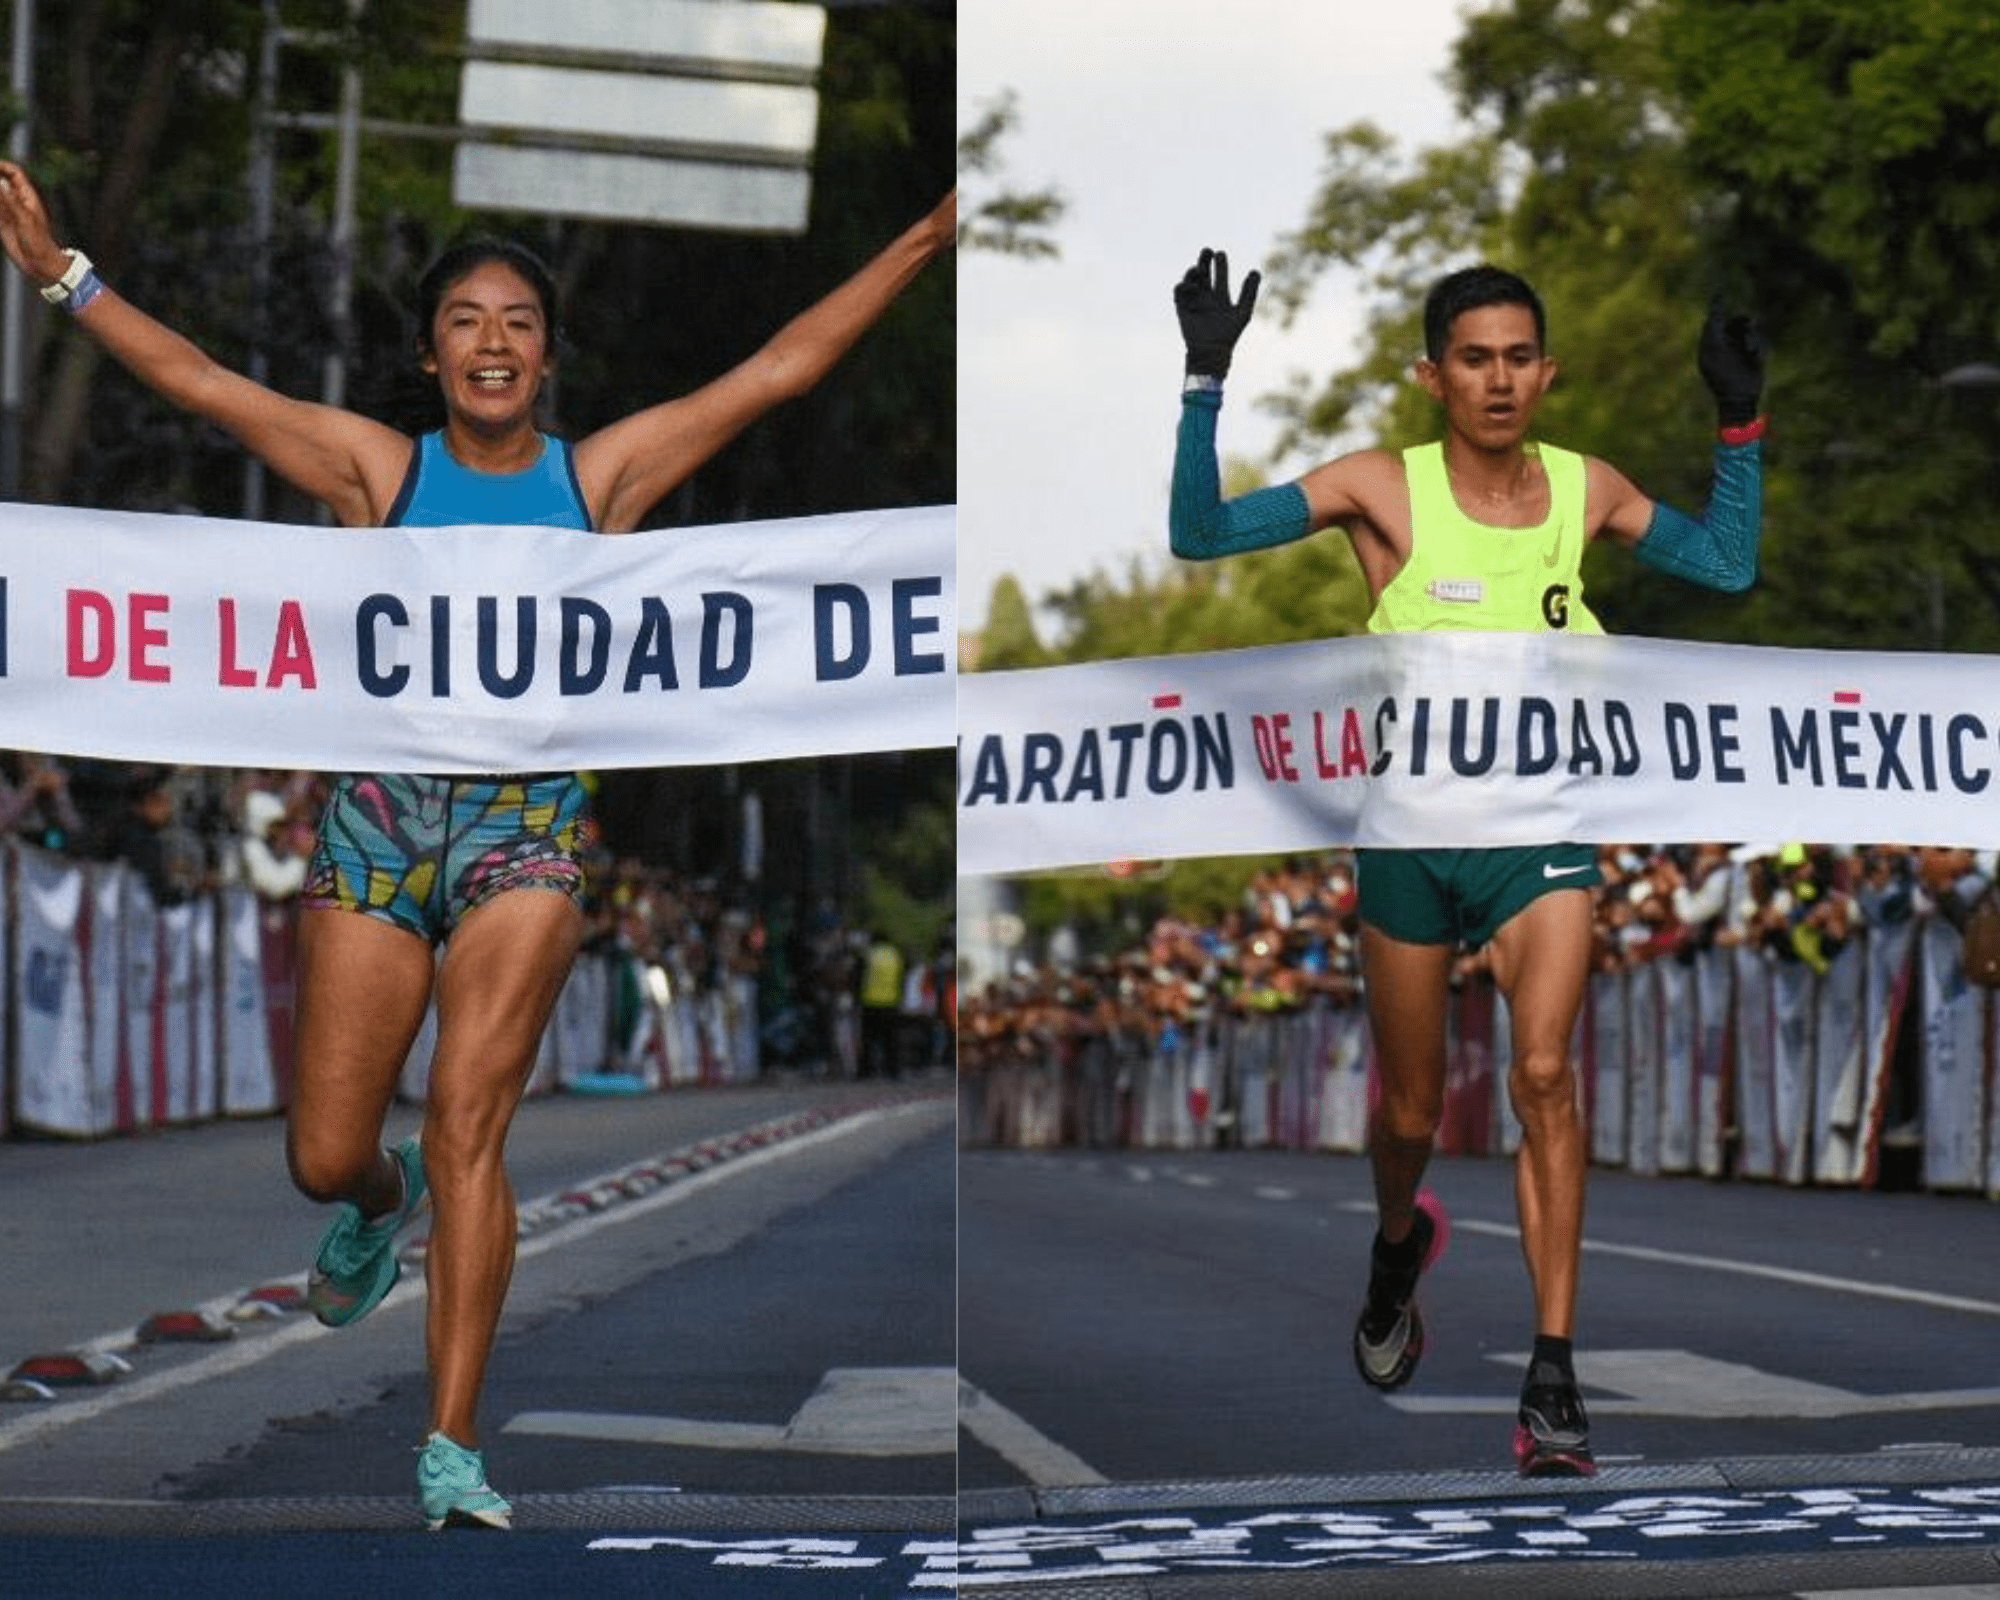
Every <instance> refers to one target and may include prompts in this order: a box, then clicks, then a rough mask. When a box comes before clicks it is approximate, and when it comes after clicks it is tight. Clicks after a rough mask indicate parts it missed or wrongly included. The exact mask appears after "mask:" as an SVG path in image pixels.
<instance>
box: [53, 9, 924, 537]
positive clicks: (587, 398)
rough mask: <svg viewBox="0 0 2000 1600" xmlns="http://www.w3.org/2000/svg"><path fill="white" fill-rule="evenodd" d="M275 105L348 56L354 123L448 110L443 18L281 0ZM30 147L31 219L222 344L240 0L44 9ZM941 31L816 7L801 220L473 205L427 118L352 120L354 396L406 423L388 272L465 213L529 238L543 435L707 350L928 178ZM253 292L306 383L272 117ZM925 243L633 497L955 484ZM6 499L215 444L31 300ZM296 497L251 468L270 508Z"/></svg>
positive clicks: (849, 499)
mask: <svg viewBox="0 0 2000 1600" xmlns="http://www.w3.org/2000/svg"><path fill="white" fill-rule="evenodd" d="M281 11H282V17H283V21H284V23H285V25H286V27H287V29H288V30H290V31H291V32H292V33H294V34H297V35H300V36H305V37H300V38H294V39H291V40H290V41H289V42H288V43H287V44H286V46H285V48H284V50H283V52H282V53H281V74H280V82H281V87H280V94H279V109H280V111H281V112H290V113H321V114H324V113H326V112H329V111H331V110H332V109H333V107H334V106H335V104H336V103H337V99H338V92H339V89H338V84H339V71H340V67H341V65H342V63H343V62H344V61H348V60H352V61H353V62H355V64H356V65H358V67H359V68H360V70H361V73H362V78H363V110H364V114H365V115H366V116H367V117H369V118H371V119H382V120H387V121H402V122H415V123H423V124H427V125H430V126H433V127H445V126H448V125H449V124H450V123H451V122H452V121H453V120H454V119H455V114H456V104H457V47H458V45H459V44H460V42H461V35H462V28H463V19H464V12H463V7H461V6H456V5H453V6H439V5H436V4H432V3H428V0H368V3H367V5H366V7H365V9H364V11H363V14H362V20H361V23H360V26H359V27H358V28H353V29H350V28H349V27H348V22H347V18H348V11H347V6H346V4H345V0H285V4H284V5H283V6H282V7H281ZM40 18H41V23H40V29H39V32H38V34H37V57H36V62H35V84H36V115H35V122H34V139H33V144H34V157H33V160H32V162H31V165H32V166H33V169H34V171H35V172H36V174H37V176H38V177H39V178H40V179H41V180H42V182H43V184H44V186H45V188H46V190H47V193H48V198H49V202H50V208H51V210H52V212H53V213H54V215H55V217H56V220H57V225H58V227H59V229H61V230H62V232H63V234H64V235H65V237H66V238H69V239H73V240H74V241H75V242H76V243H78V244H80V245H82V246H84V247H85V248H87V249H88V250H89V252H90V253H91V255H92V256H93V257H94V258H95V259H96V260H97V261H98V262H99V264H100V266H101V267H102V269H103V270H104V273H105V276H106V277H107V279H109V280H110V281H111V282H113V283H114V284H115V285H116V286H117V287H118V288H119V289H120V290H121V291H123V292H124V293H126V294H127V295H128V296H129V297H130V298H132V299H133V300H134V301H136V302H137V303H138V304H140V305H143V306H144V307H146V308H147V309H148V310H150V311H153V312H154V313H156V314H157V315H159V316H161V317H162V318H163V319H164V320H166V321H167V322H169V323H170V324H172V325H173V326H175V327H178V328H180V329H181V330H182V331H184V332H186V333H187V334H189V336H190V337H192V338H194V339H195V340H196V341H197V342H198V343H201V344H203V345H204V346H205V347H207V348H209V349H211V350H213V351H214V353H215V354H216V355H217V357H218V358H219V359H221V360H223V361H225V362H227V363H229V364H230V365H233V366H237V367H239V368H240V367H242V366H243V365H244V364H245V362H246V360H247V358H248V354H249V350H250V347H251V343H252V333H253V329H254V327H255V325H256V317H255V308H254V305H253V303H252V295H251V292H250V286H251V281H252V275H251V273H250V270H249V263H250V253H251V252H250V243H249V241H250V232H249V222H248V176H247V175H248V161H249V143H250V133H251V122H252V96H253V94H254V89H255V76H256V60H257V54H258V50H259V47H260V45H261V43H262V38H263V26H264V23H263V6H262V5H261V3H260V0H188V3H185V4H179V3H177V4H175V5H171V6H159V5H146V4H142V3H140V0H97V3H92V4H88V5H77V6H68V7H54V6H43V7H41V9H40ZM954 40H955V28H954V24H953V21H952V18H951V15H950V12H949V8H948V7H944V6H941V5H936V4H914V3H913V4H907V5H891V6H870V7H850V8H841V9H838V10H835V11H834V12H832V13H831V14H830V18H829V28H828V36H827V45H826V54H825V60H824V63H823V66H822V70H821V76H820V96H821V115H820V137H819V145H818V149H817V151H816V154H815V163H814V203H813V215H812V218H811V225H810V229H809V231H808V233H807V234H806V235H805V237H804V238H803V239H763V238H745V237H734V236H725V235H714V234H697V233H690V232H684V231H677V230H670V229H664V228H645V227H638V226H615V225H606V224H596V223H583V222H571V221H564V220H559V219H548V218H541V217H510V216H506V215H498V216H496V215H492V214H470V213H465V212H461V211H458V210H456V209H455V208H454V207H453V206H452V204H451V200H450V168H451V147H450V145H449V144H448V143H447V142H445V141H442V140H424V139H410V138H406V137H397V136H393V135H388V134H379V135H367V136H364V138H363V141H362V147H361V169H360V182H359V195H358V201H357V210H358V218H357V223H358V238H357V241H356V244H355V249H354V266H355V285H356V287H355V303H354V313H353V315H354V329H353V344H352V349H351V351H350V356H351V360H350V385H349V394H348V400H349V403H350V404H353V405H356V406H358V407H359V408H361V409H363V410H366V411H370V412H372V413H374V414H376V415H380V416H382V417H383V418H384V419H385V420H390V421H392V422H396V423H398V424H400V425H402V426H406V427H408V426H414V425H417V420H418V413H417V412H416V411H415V410H413V402H414V401H416V400H419V399H422V398H423V397H424V396H425V395H426V393H427V392H432V391H434V386H431V385H427V384H425V382H424V381H423V380H422V377H421V374H419V373H418V372H417V370H416V366H415V360H414V334H415V329H414V327H413V325H412V322H411V319H410V315H409V310H408V307H409V303H410V294H411V291H412V289H413V287H414V283H415V280H416V278H417V276H418V274H419V273H420V272H421V270H422V268H423V267H424V265H425V264H426V263H427V262H428V261H429V260H430V258H431V257H432V256H433V255H435V254H436V252H437V251H438V250H439V249H440V248H442V247H443V245H445V244H446V243H448V242H450V241H451V239H452V238H454V237H455V236H457V235H459V234H461V233H471V232H489V233H503V234H507V235H510V236H512V237H516V238H519V239H520V240H521V241H522V242H524V243H526V244H528V245H529V246H530V247H531V248H533V249H535V250H537V251H538V252H539V253H541V254H542V255H543V256H544V258H545V259H547V260H548V261H549V263H550V265H551V267H552V269H553V270H554V272H555V274H556V277H557V281H558V283H559V285H561V286H562V287H563V288H564V290H565V291H566V295H565V298H566V301H567V311H568V317H567V329H566V331H567V334H568V345H567V347H566V348H565V349H564V350H563V351H562V359H561V361H560V363H559V367H558V371H559V377H560V381H559V382H558V384H557V385H556V392H555V396H554V418H553V420H554V421H555V423H556V424H557V425H558V426H559V427H560V428H561V429H562V430H563V431H565V432H570V433H580V432H586V431H588V430H589V429H591V428H592V427H595V426H597V425H599V424H601V423H602V422H603V421H605V420H607V419H609V418H611V417H613V416H617V415H622V414H623V413H625V412H627V411H630V410H632V409H634V408H636V407H638V406H640V405H643V404H648V403H650V402H652V401H655V400H659V399H664V398H667V397H668V396H670V395H672V394H673V393H675V392H677V391H680V390H683V389H686V388H690V387H692V386H694V385H695V384H697V383H699V382H701V381H703V380H705V379H707V378H709V377H712V376H714V375H715V374H717V373H719V372H721V371H723V370H725V369H726V368H727V367H728V366H729V365H731V364H733V363H734V362H735V361H737V360H740V359H741V358H742V357H744V356H746V355H748V354H749V353H750V352H751V351H752V350H754V349H755V348H756V347H757V345H758V344H760V343H761V342H762V341H763V339H764V338H765V337H767V336H768V335H769V334H770V333H771V332H773V331H774V330H775V329H776V328H777V326H778V325H779V323H781V322H782V321H783V320H784V319H785V318H786V317H788V316H789V315H791V314H792V313H793V312H794V311H796V310H798V309H799V308H801V307H802V306H804V305H805V304H807V303H809V302H810V301H811V300H812V299H814V298H816V297H817V296H818V295H820V294H822V293H824V292H825V291H826V290H827V289H829V288H831V287H832V286H833V285H834V284H835V283H837V282H838V281H839V280H840V279H841V278H842V277H843V276H845V274H846V273H847V272H849V271H851V270H852V269H853V268H854V267H856V266H858V265H859V264H860V263H861V261H863V260H864V259H866V257H867V256H868V255H869V254H871V253H872V252H873V251H874V250H876V249H878V248H880V247H881V245H883V244H884V243H886V242H887V240H888V239H889V238H890V237H892V236H893V235H894V234H895V233H896V232H897V231H899V230H900V229H901V228H902V227H904V226H905V225H907V224H908V223H909V222H911V221H913V220H915V219H916V218H917V217H918V216H920V215H921V214H922V213H923V212H924V211H926V210H927V209H929V207H930V206H931V205H932V204H934V203H935V202H936V200H937V199H938V197H939V196H941V195H942V194H943V193H944V192H945V191H946V190H947V189H948V188H949V187H950V186H951V184H952V181H953V175H952V169H951V160H952V156H951V152H950V146H951V143H952V120H953V117H954V108H953V105H952V87H953V74H952V71H951V63H952V59H953V51H954ZM278 156H279V176H278V185H277V206H276V211H277V216H276V240H275V244H274V249H273V256H272V298H271V303H270V308H269V314H268V324H267V325H268V328H269V340H268V343H269V351H270V379H271V382H272V383H273V384H274V386H276V387H278V388H280V389H283V390H285V391H286V392H288V393H293V394H300V395H307V396H317V395H318V393H319V392H320V371H321V367H322V364H323V362H324V359H325V356H326V354H327V350H328V347H329V343H330V341H331V338H332V332H333V330H332V329H331V327H330V325H329V322H328V317H327V311H326V306H327V304H328V288H329V284H330V282H331V276H332V269H333V261H332V257H331V253H330V251H329V246H328V229H329V226H330V215H329V213H330V208H331V194H332V188H333V140H332V136H331V135H330V134H327V133H323V132H314V131H307V130H296V129H294V130H289V131H285V132H282V133H281V134H280V136H279V139H278ZM953 277H954V274H953V271H952V266H951V263H950V262H949V261H948V260H947V261H941V262H939V263H937V264H935V265H934V266H933V267H932V268H931V269H930V270H929V271H927V272H926V273H925V274H924V275H923V277H922V278H921V279H919V280H918V282H917V283H916V284H915V285H913V286H912V288H911V290H910V291H909V292H908V294H907V295H906V297H905V299H904V302H903V303H902V304H900V305H899V306H898V307H897V311H896V314H895V315H894V316H893V317H891V318H889V319H887V320H885V322H884V324H883V325H882V326H881V327H880V328H878V329H876V330H874V332H873V333H872V334H871V336H870V337H869V338H868V339H866V340H864V341H863V343H862V345H861V346H860V347H858V348H857V349H856V350H855V351H854V352H853V353H852V354H851V356H850V357H849V359H848V360H847V361H845V362H843V363H842V365H841V367H840V369H839V370H837V371H836V372H835V373H834V374H833V375H832V376H831V377H830V378H829V379H828V380H827V382H826V383H824V384H822V385H821V386H820V387H819V388H818V389H817V390H815V391H814V392H813V394H811V395H810V396H807V397H806V398H804V399H803V400H801V401H799V402H796V403H795V404H793V405H791V406H788V407H785V408H782V409H781V410H780V411H779V412H777V413H775V414H774V415H772V416H771V417H768V418H766V419H764V420H763V421H761V422H760V423H759V424H757V425H756V426H754V427H753V428H751V429H749V430H748V431H747V432H746V433H745V434H744V436H743V437H742V438H741V439H739V440H738V441H737V442H736V443H735V444H734V445H732V446H731V447H730V448H729V449H728V450H727V451H725V452H724V453H723V454H722V455H721V456H719V457H717V458H716V460H715V461H713V462H711V463H710V464H709V465H708V466H707V467H705V468H704V469H703V471H702V472H701V473H700V474H698V475H697V478H696V480H695V481H694V482H692V483H691V484H690V485H688V486H687V487H686V488H685V489H684V490H683V491H682V492H681V493H680V494H679V495H677V496H676V497H675V498H674V499H673V500H671V501H670V502H669V503H668V504H666V505H665V506H663V507H661V508H659V510H658V511H657V512H656V518H655V520H657V521H661V522H718V521H725V520H731V519H735V518H742V517H775V516H788V515H798V514H803V513H805V512H808V511H824V510H837V509H846V508H855V507H876V506H894V505H911V504H926V503H928V504H936V503H944V502H948V501H949V500H950V499H951V498H952V494H953V478H954V472H953V452H954V444H955V441H954V406H955V382H954V373H953V368H952V363H951V361H950V358H949V352H950V349H951V340H952V330H953V322H954V316H955V305H954V292H953V289H954V286H953ZM34 339H35V348H34V350H33V351H31V362H32V373H31V377H30V385H31V394H32V398H33V402H34V403H33V408H32V412H33V414H32V419H31V420H32V428H33V432H32V437H31V440H30V445H29V458H30V482H29V485H28V492H29V497H30V498H33V499H42V500H55V501H61V502H64V503H69V504H80V505H99V506H105V507H111V508H122V509H160V508H163V507H168V506H181V507H189V508H192V509H195V510H199V511H202V512H205V513H208V514H211V515H228V514H232V513H234V512H235V511H236V510H237V509H238V508H239V505H240V497H239V487H238V486H239V484H240V481H241V455H240V452H239V451H238V450H237V449H236V447H235V445H234V444H233V443H232V442H231V441H229V440H227V439H226V438H223V437H221V436H220V435H219V434H217V433H216V432H215V431H214V430H212V429H209V428H207V427H205V426H203V425H201V424H199V423H195V422H192V421H190V420H188V419H187V418H185V417H182V416H179V415H178V414H176V413H174V412H172V411H171V410H170V409H168V408H167V407H165V406H164V405H162V404H161V403H160V402H159V401H157V400H156V399H154V398H153V397H151V396H150V395H147V394H144V393H143V392H141V391H140V390H138V389H137V388H136V386H134V385H133V384H131V383H130V381H129V380H127V379H126V378H125V377H124V376H123V375H122V374H120V373H117V372H116V371H115V370H114V369H112V368H111V367H110V366H109V364H107V363H105V362H104V361H103V360H102V359H101V358H100V356H99V355H98V353H97V351H96V349H95V346H93V345H92V344H91V343H90V341H89V340H87V339H84V338H82V337H80V336H79V335H77V334H75V333H74V332H73V331H71V330H69V329H67V328H66V327H65V326H64V325H63V323H62V321H61V319H60V318H52V317H42V318H37V319H36V321H35V323H34ZM267 514H268V515H271V516H273V517H275V518H278V519H281V520H299V521H303V520H309V519H310V517H311V515H312V508H311V507H309V506H307V505H305V504H303V503H300V502H297V501H296V500H295V499H293V498H291V497H289V496H287V495H285V494H284V493H282V492H278V491H276V489H275V487H274V499H273V502H272V506H271V509H270V510H269V512H268V513H267Z"/></svg>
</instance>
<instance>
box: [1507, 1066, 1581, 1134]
mask: <svg viewBox="0 0 2000 1600" xmlns="http://www.w3.org/2000/svg"><path fill="white" fill-rule="evenodd" d="M1507 1088H1508V1092H1509V1094H1510V1095H1511V1096H1512V1098H1513V1102H1514V1114H1515V1115H1516V1116H1517V1117H1519V1118H1520V1119H1521V1120H1522V1121H1524V1122H1525V1121H1527V1120H1528V1119H1529V1117H1530V1116H1531V1115H1544V1116H1545V1115H1548V1114H1550V1113H1551V1112H1557V1113H1560V1112H1563V1111H1574V1110H1575V1108H1576V1075H1575V1073H1574V1072H1572V1071H1571V1069H1570V1062H1569V1053H1568V1052H1567V1051H1565V1050H1529V1051H1524V1052H1522V1053H1521V1054H1519V1055H1517V1056H1515V1058H1514V1063H1513V1065H1512V1067H1511V1068H1509V1070H1508V1074H1507Z"/></svg>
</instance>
